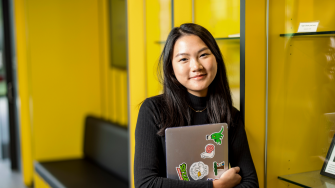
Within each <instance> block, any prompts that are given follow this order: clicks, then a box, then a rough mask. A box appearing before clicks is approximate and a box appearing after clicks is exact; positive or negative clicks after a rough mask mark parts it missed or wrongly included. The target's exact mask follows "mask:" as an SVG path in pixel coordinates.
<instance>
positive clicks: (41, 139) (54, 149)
mask: <svg viewBox="0 0 335 188" xmlns="http://www.w3.org/2000/svg"><path fill="white" fill-rule="evenodd" d="M14 3H15V4H14V12H15V27H16V46H17V60H18V80H19V81H18V82H19V98H20V121H21V122H20V123H21V146H22V164H23V179H24V183H25V184H26V185H31V183H32V179H33V160H37V161H47V160H55V159H65V158H77V157H81V156H82V144H83V142H82V139H83V126H84V119H85V116H86V115H88V114H92V115H96V116H100V117H104V118H106V119H112V117H110V116H111V115H110V113H109V112H110V111H111V110H112V109H111V107H110V106H111V105H110V102H111V101H112V100H111V99H110V98H111V97H110V92H111V91H110V89H108V88H111V87H112V86H110V85H109V84H112V83H111V82H110V81H109V80H108V78H110V77H112V76H111V73H110V72H109V71H108V70H109V69H108V67H109V65H110V63H109V57H108V38H107V36H108V30H107V29H108V23H107V21H108V19H107V18H108V17H107V15H108V14H107V10H108V9H107V3H106V1H105V0H100V1H82V0H74V1H66V0H61V1H60V0H49V1H42V0H25V1H24V0H18V1H15V2H14ZM120 77H122V78H123V79H121V80H122V82H121V84H122V86H121V87H122V89H121V90H122V91H123V92H124V93H126V81H125V80H126V76H125V75H124V74H122V73H121V75H120ZM124 96H125V97H124V99H123V101H122V102H123V103H125V101H126V94H124ZM123 106H127V105H123ZM122 110H123V117H121V120H120V122H121V123H123V124H126V123H127V115H126V111H127V109H126V107H124V109H122Z"/></svg>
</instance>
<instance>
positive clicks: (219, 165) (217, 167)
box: [213, 161, 224, 176]
mask: <svg viewBox="0 0 335 188" xmlns="http://www.w3.org/2000/svg"><path fill="white" fill-rule="evenodd" d="M213 170H214V175H215V176H217V175H218V170H224V161H223V162H221V163H217V162H216V161H214V162H213Z"/></svg>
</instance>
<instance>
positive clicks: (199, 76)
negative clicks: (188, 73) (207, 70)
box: [190, 74, 207, 80]
mask: <svg viewBox="0 0 335 188" xmlns="http://www.w3.org/2000/svg"><path fill="white" fill-rule="evenodd" d="M206 75H207V74H199V75H196V76H193V77H191V78H190V79H195V80H199V79H202V78H204V77H205V76H206Z"/></svg>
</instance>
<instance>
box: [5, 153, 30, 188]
mask: <svg viewBox="0 0 335 188" xmlns="http://www.w3.org/2000/svg"><path fill="white" fill-rule="evenodd" d="M0 188H26V187H25V186H24V184H23V179H22V175H21V173H20V172H16V171H12V170H11V169H10V161H9V160H8V159H7V160H2V159H0Z"/></svg>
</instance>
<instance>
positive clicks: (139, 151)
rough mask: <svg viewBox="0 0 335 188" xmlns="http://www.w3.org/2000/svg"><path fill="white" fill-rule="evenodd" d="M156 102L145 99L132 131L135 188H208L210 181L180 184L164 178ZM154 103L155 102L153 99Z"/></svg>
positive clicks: (163, 156)
mask: <svg viewBox="0 0 335 188" xmlns="http://www.w3.org/2000/svg"><path fill="white" fill-rule="evenodd" d="M154 100H155V99H152V98H151V99H146V100H145V101H144V102H143V104H142V106H141V108H140V112H139V115H138V119H137V125H136V131H135V142H136V143H135V160H134V180H135V187H137V188H140V187H141V188H142V187H145V188H147V187H155V188H156V187H162V188H170V187H171V188H178V187H185V188H188V187H190V188H191V187H192V188H206V187H208V188H211V187H212V186H213V184H212V182H211V181H181V180H174V179H168V178H166V177H165V176H166V172H165V169H166V168H165V165H166V162H165V155H164V151H163V144H165V143H163V142H162V139H161V137H160V136H158V135H157V131H158V126H157V122H158V121H159V112H158V110H159V109H157V105H155V102H154ZM156 100H157V99H156Z"/></svg>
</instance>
